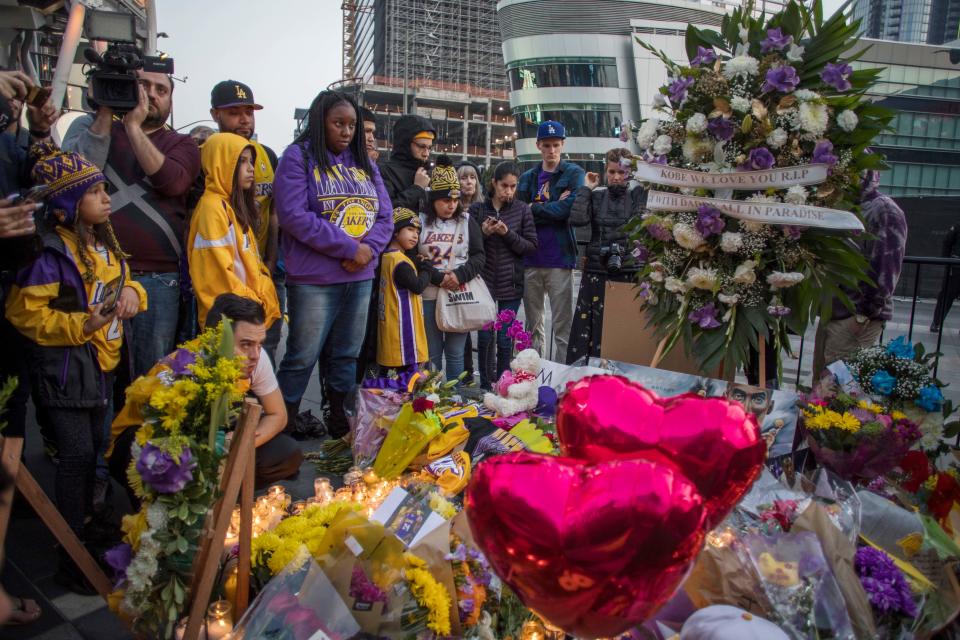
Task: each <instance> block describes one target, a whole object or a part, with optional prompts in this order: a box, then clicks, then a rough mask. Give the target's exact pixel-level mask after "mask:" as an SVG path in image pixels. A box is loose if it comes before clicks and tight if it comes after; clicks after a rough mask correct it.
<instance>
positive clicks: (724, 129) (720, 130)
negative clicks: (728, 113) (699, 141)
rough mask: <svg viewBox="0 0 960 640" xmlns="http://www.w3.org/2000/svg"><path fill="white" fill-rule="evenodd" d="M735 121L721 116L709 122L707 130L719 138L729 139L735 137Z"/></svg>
mask: <svg viewBox="0 0 960 640" xmlns="http://www.w3.org/2000/svg"><path fill="white" fill-rule="evenodd" d="M733 130H734V127H733V123H732V122H730V120H728V119H727V118H724V117H723V116H719V117H717V118H711V119H710V120H709V121H708V122H707V131H709V132H710V135H712V136H713V137H714V138H716V139H717V140H729V139H730V138H732V137H733Z"/></svg>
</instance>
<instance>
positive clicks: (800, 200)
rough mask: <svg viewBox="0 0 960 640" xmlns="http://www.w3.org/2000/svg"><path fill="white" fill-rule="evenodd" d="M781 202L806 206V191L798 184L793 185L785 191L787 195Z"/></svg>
mask: <svg viewBox="0 0 960 640" xmlns="http://www.w3.org/2000/svg"><path fill="white" fill-rule="evenodd" d="M783 201H784V202H789V203H790V204H806V202H807V190H806V189H804V188H803V187H802V186H801V185H799V184H797V185H794V186H792V187H790V188H789V189H787V195H786V196H784V198H783Z"/></svg>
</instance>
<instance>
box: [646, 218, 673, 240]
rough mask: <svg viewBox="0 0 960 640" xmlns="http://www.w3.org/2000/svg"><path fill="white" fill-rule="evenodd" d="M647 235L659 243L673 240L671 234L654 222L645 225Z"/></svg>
mask: <svg viewBox="0 0 960 640" xmlns="http://www.w3.org/2000/svg"><path fill="white" fill-rule="evenodd" d="M647 233H649V234H650V235H651V236H653V237H654V238H655V239H657V240H659V241H660V242H667V241H669V240H672V239H673V234H672V233H670V231H669V230H668V229H667V228H666V227H664V226H663V225H662V224H657V223H656V222H654V223H653V224H648V225H647Z"/></svg>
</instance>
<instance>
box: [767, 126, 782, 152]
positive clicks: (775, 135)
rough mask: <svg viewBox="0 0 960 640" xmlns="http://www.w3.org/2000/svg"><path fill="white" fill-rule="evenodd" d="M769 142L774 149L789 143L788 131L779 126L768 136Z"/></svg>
mask: <svg viewBox="0 0 960 640" xmlns="http://www.w3.org/2000/svg"><path fill="white" fill-rule="evenodd" d="M767 144H768V145H769V146H770V147H771V148H773V149H779V148H780V147H782V146H783V145H785V144H787V132H786V131H784V130H783V129H781V128H780V127H777V128H776V129H774V130H773V131H771V132H770V134H769V135H768V136H767Z"/></svg>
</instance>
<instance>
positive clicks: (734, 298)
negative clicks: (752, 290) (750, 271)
mask: <svg viewBox="0 0 960 640" xmlns="http://www.w3.org/2000/svg"><path fill="white" fill-rule="evenodd" d="M717 300H719V301H720V302H722V303H723V304H725V305H729V306H731V307H732V306H734V305H735V304H737V303H738V302H740V296H738V295H737V294H735V293H734V294H733V295H727V294H725V293H720V294H717Z"/></svg>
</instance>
